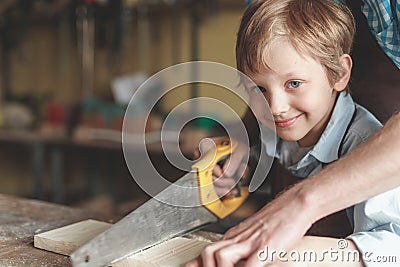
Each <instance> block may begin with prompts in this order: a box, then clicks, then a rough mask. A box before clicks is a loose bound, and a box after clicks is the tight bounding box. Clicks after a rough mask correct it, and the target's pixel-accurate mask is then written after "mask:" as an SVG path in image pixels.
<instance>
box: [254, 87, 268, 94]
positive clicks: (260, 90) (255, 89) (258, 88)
mask: <svg viewBox="0 0 400 267" xmlns="http://www.w3.org/2000/svg"><path fill="white" fill-rule="evenodd" d="M254 91H255V92H257V93H265V92H266V91H267V90H265V88H264V87H262V86H257V87H254Z"/></svg>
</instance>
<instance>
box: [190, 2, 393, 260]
mask: <svg viewBox="0 0 400 267" xmlns="http://www.w3.org/2000/svg"><path fill="white" fill-rule="evenodd" d="M354 32H355V25H354V19H353V17H352V14H351V12H350V11H349V10H348V8H347V7H345V6H343V5H341V4H337V3H334V2H332V1H328V0H279V1H276V0H265V1H256V2H254V3H253V4H252V5H250V6H249V8H248V9H247V10H246V12H245V14H244V15H243V18H242V21H241V25H240V28H239V32H238V38H237V44H236V58H237V67H238V69H239V70H240V71H242V72H243V73H245V74H246V75H247V76H249V77H250V78H251V79H252V80H253V81H254V82H255V84H257V87H256V88H247V90H248V92H249V95H250V105H251V107H252V110H253V112H254V114H255V116H256V117H257V119H258V120H259V121H260V122H261V123H262V124H263V125H264V126H266V128H264V129H262V131H264V132H265V134H264V135H263V136H267V135H268V131H267V130H266V129H267V128H272V127H271V126H272V125H273V124H274V126H275V128H276V134H277V135H278V137H279V138H278V143H277V149H276V152H275V153H274V152H273V149H271V145H270V144H269V141H268V138H264V140H262V141H263V142H264V144H265V145H266V149H267V154H269V155H270V156H273V157H276V158H277V159H278V160H279V161H280V163H281V164H282V165H283V166H284V167H285V168H286V169H287V170H288V171H290V172H291V173H292V174H293V175H295V176H297V177H303V178H306V177H308V176H311V175H312V174H314V173H315V172H318V171H319V170H321V169H322V167H323V166H324V165H326V164H329V163H331V162H333V161H335V160H337V159H338V158H339V157H342V156H344V155H345V154H347V153H349V152H350V151H351V150H353V149H354V148H355V147H357V146H358V145H360V144H361V143H362V142H364V141H365V140H366V139H367V138H368V137H369V136H370V135H371V134H373V133H374V132H375V131H376V130H377V129H379V128H380V127H381V124H380V123H379V121H377V120H376V119H375V117H374V116H373V115H372V114H371V113H369V112H368V111H367V110H366V109H364V108H363V107H361V106H359V105H357V104H355V103H354V102H353V100H352V98H351V96H350V95H349V94H348V93H347V92H346V90H347V86H348V82H349V79H350V74H351V68H352V60H351V57H350V56H349V53H350V51H351V46H352V42H353V36H354ZM263 97H265V98H266V100H267V101H268V104H269V106H270V109H271V113H272V116H273V119H272V120H271V116H270V114H269V112H268V111H267V110H265V109H264V106H263V104H262V102H263V99H262V98H263ZM344 186H345V185H344ZM355 190H356V189H355ZM338 197H340V192H338ZM399 203H400V189H399V188H397V189H394V190H391V191H388V192H386V193H384V194H381V195H378V196H376V197H374V198H372V199H370V200H367V201H365V202H363V203H359V204H357V205H355V206H353V207H351V208H348V210H347V213H348V217H349V220H350V222H351V224H352V226H353V232H354V233H353V234H352V235H350V236H349V237H348V241H344V242H345V243H344V244H345V245H346V247H343V246H342V245H343V241H342V240H340V242H341V243H340V242H339V243H340V244H341V247H338V244H339V243H338V240H336V239H333V238H322V237H306V238H304V239H303V240H302V242H300V243H299V244H298V246H297V247H296V248H294V251H303V250H312V251H315V253H316V255H317V260H318V261H314V262H309V263H308V264H305V262H304V260H303V261H302V260H301V259H300V260H299V259H291V258H290V257H289V256H288V255H287V254H286V256H285V257H283V258H280V259H277V255H275V258H274V259H273V260H274V264H276V265H277V266H280V265H284V266H288V265H291V266H292V265H293V266H308V265H310V266H311V265H313V264H314V265H315V266H329V265H331V264H335V266H337V265H338V264H342V265H346V266H363V264H364V266H376V262H377V258H376V256H383V255H386V256H388V255H396V256H397V255H398V253H399V252H398V251H399V247H400V204H399ZM299 212H301V211H299ZM265 216H268V214H264V213H263V209H261V210H260V211H259V212H258V213H257V214H256V215H254V216H253V220H252V221H253V222H254V221H255V220H254V217H257V218H259V224H254V223H253V224H247V223H246V221H244V222H243V223H242V224H241V225H239V227H241V228H242V231H241V233H246V230H243V229H248V231H247V233H248V234H249V235H250V234H251V235H254V237H255V239H256V237H257V235H261V234H262V231H263V229H266V228H268V225H264V224H263V221H262V218H263V217H265ZM283 238H284V237H283ZM241 239H249V240H251V238H249V236H241V235H239V236H234V237H230V239H228V240H225V241H221V242H217V243H216V244H214V245H211V246H210V247H208V248H206V250H205V251H204V252H203V253H202V262H203V265H204V266H233V263H235V262H237V261H238V260H239V259H240V258H241V256H240V254H241V252H240V251H236V254H235V255H233V254H232V253H229V252H228V251H226V250H224V247H229V248H230V249H231V250H234V245H232V246H231V244H232V242H233V243H237V242H240V240H241ZM258 240H259V239H258ZM265 243H266V241H265ZM250 245H252V246H257V247H258V248H259V249H263V248H264V247H263V245H264V246H265V245H266V244H260V243H257V244H254V243H252V244H249V246H250ZM329 249H331V250H332V249H333V250H334V249H336V250H337V251H338V253H339V252H341V251H344V250H343V249H347V250H348V251H349V252H352V251H356V250H357V251H358V252H359V257H360V259H362V261H358V260H357V259H353V260H351V259H340V258H338V259H335V258H329V257H327V255H325V254H323V253H322V252H324V251H327V250H329ZM263 253H266V251H263ZM224 255H225V257H224ZM227 255H231V256H233V257H228V256H227ZM260 256H263V257H262V258H264V259H266V260H267V261H265V262H262V261H254V259H255V257H252V261H251V262H248V263H247V265H246V266H264V264H267V263H268V261H269V260H271V255H265V254H263V255H260ZM265 256H270V257H269V258H268V257H265ZM324 256H325V257H324ZM374 256H375V258H373V257H374ZM296 260H297V262H296ZM398 260H400V257H399V258H398ZM381 263H382V261H381ZM392 264H393V263H392ZM196 265H197V264H196V263H195V262H191V263H190V264H189V265H188V266H196ZM379 266H380V265H379ZM393 266H394V265H393Z"/></svg>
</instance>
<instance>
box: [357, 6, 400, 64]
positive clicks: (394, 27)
mask: <svg viewBox="0 0 400 267" xmlns="http://www.w3.org/2000/svg"><path fill="white" fill-rule="evenodd" d="M361 11H362V13H363V14H364V15H365V17H366V18H367V20H368V24H369V27H370V28H371V31H372V33H373V35H374V36H375V39H376V40H377V42H378V44H379V45H380V46H381V48H382V49H383V51H384V52H385V53H386V55H387V56H388V57H389V58H390V59H391V60H392V61H393V62H394V64H395V65H396V66H397V68H399V69H400V28H399V26H400V25H399V18H400V0H363V3H362V6H361Z"/></svg>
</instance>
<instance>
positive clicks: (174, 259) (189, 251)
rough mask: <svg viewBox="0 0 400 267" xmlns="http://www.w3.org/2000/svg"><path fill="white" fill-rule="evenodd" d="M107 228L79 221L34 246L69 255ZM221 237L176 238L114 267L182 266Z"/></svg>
mask: <svg viewBox="0 0 400 267" xmlns="http://www.w3.org/2000/svg"><path fill="white" fill-rule="evenodd" d="M110 226H111V224H108V223H104V222H99V221H95V220H86V221H82V222H79V223H75V224H72V225H67V226H64V227H61V228H58V229H54V230H51V231H48V232H45V233H41V234H37V235H35V236H34V246H35V247H37V248H41V249H45V250H48V251H52V252H56V253H59V254H63V255H70V254H71V253H72V252H73V251H75V250H76V249H78V248H79V247H80V246H82V245H83V244H85V243H86V242H87V241H89V240H90V239H92V238H94V237H95V236H96V235H98V234H100V233H101V232H103V231H105V230H106V229H108V228H109V227H110ZM220 237H221V235H219V234H215V233H210V232H203V231H198V232H196V233H193V234H188V235H186V236H184V237H175V238H172V239H170V240H168V241H165V242H163V243H160V244H158V245H156V246H154V247H151V248H149V249H146V250H144V251H141V252H139V253H137V254H135V255H133V256H131V257H129V258H126V259H124V260H121V261H119V262H117V263H116V264H114V265H113V267H136V266H138V267H154V266H168V267H179V266H184V264H185V263H186V262H188V261H189V260H191V259H193V258H195V257H197V256H198V255H199V254H200V253H201V251H202V250H203V249H204V247H206V246H207V245H208V244H210V243H211V242H213V241H216V240H218V239H219V238H220Z"/></svg>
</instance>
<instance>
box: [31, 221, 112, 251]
mask: <svg viewBox="0 0 400 267" xmlns="http://www.w3.org/2000/svg"><path fill="white" fill-rule="evenodd" d="M110 226H111V224H109V223H105V222H100V221H96V220H85V221H81V222H77V223H74V224H70V225H67V226H64V227H61V228H57V229H54V230H51V231H48V232H44V233H41V234H37V235H35V236H34V237H33V245H34V246H35V247H36V248H40V249H44V250H48V251H52V252H56V253H59V254H62V255H67V256H69V255H70V254H71V253H72V252H73V251H75V250H76V249H77V248H79V247H80V246H82V245H83V244H85V243H87V242H88V241H89V240H91V239H92V238H94V237H95V236H97V235H98V234H100V233H102V232H104V231H105V230H107V229H108V228H110Z"/></svg>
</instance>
